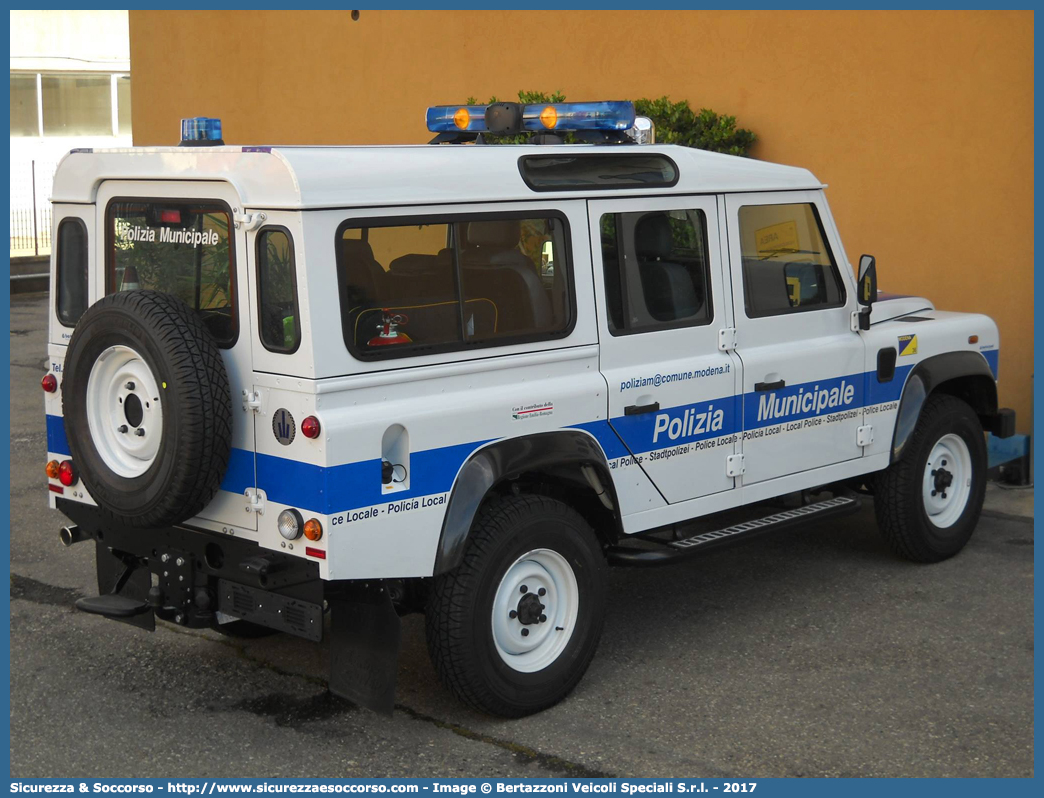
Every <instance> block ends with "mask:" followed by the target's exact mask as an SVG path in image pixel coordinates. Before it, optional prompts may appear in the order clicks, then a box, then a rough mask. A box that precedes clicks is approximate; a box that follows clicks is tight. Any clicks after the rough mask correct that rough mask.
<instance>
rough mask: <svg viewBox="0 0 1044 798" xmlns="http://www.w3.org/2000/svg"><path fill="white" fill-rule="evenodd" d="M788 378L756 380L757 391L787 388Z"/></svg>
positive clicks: (755, 388)
mask: <svg viewBox="0 0 1044 798" xmlns="http://www.w3.org/2000/svg"><path fill="white" fill-rule="evenodd" d="M786 387H787V381H786V380H776V381H775V382H756V383H754V390H755V391H778V390H779V389H780V388H786Z"/></svg>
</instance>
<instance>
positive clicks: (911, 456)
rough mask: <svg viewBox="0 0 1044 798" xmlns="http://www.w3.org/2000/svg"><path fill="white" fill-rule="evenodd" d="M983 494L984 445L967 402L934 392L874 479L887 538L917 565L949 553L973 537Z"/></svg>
mask: <svg viewBox="0 0 1044 798" xmlns="http://www.w3.org/2000/svg"><path fill="white" fill-rule="evenodd" d="M985 495H986V442H985V439H984V437H983V431H982V424H981V423H980V422H979V419H978V416H976V415H975V412H974V411H973V410H972V409H971V407H969V406H968V404H967V403H966V402H963V401H961V400H960V399H957V398H955V397H953V396H946V395H933V396H930V397H929V398H928V400H927V401H926V402H925V404H924V407H923V408H922V409H921V416H920V418H919V419H918V421H917V426H916V427H915V428H914V431H913V434H912V435H911V436H910V440H909V441H908V442H907V445H906V451H904V452H903V455H902V457H901V458H900V459H899V460H898V461H896V462H895V463H892V465H890V466H889V467H888V468H887V469H886V470H885V471H883V472H881V474H880V475H879V477H878V478H877V479H876V480H875V482H874V509H875V511H876V514H877V524H878V527H879V528H880V530H881V533H882V534H883V535H884V537H885V540H887V541H888V544H889V545H890V546H891V548H892V550H893V551H895V552H896V553H897V554H899V555H900V556H902V557H905V558H906V559H909V560H913V561H914V562H926V563H927V562H939V561H940V560H945V559H946V558H948V557H952V556H953V555H955V554H956V553H957V552H959V551H960V550H961V549H963V548H964V546H965V544H966V543H967V542H968V540H969V539H970V538H971V535H972V532H973V531H974V530H975V525H976V524H977V523H978V521H979V513H980V512H981V511H982V502H983V499H984V498H985Z"/></svg>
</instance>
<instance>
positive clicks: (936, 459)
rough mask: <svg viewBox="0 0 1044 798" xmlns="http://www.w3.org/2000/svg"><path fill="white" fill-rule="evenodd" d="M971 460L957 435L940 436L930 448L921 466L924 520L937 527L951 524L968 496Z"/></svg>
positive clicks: (969, 491)
mask: <svg viewBox="0 0 1044 798" xmlns="http://www.w3.org/2000/svg"><path fill="white" fill-rule="evenodd" d="M971 484H972V459H971V452H970V451H969V449H968V444H966V443H965V442H964V439H963V438H961V437H960V436H959V435H954V434H953V433H950V434H948V435H943V437H941V438H940V439H939V441H938V442H937V443H936V444H935V446H933V447H932V451H931V453H929V455H928V462H927V463H926V464H925V467H924V479H923V480H922V482H921V493H922V496H923V498H924V511H925V513H926V514H927V515H928V520H929V521H931V522H932V524H933V525H934V526H936V527H939V528H940V529H946V528H947V527H950V526H953V525H954V524H955V523H956V522H957V519H958V518H960V517H961V515H962V514H963V513H964V508H965V507H966V506H967V505H968V498H969V497H970V496H971Z"/></svg>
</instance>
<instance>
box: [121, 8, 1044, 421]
mask: <svg viewBox="0 0 1044 798" xmlns="http://www.w3.org/2000/svg"><path fill="white" fill-rule="evenodd" d="M130 37H131V71H132V73H133V80H132V92H133V129H134V141H135V143H136V144H171V143H175V142H176V141H177V139H178V131H179V120H180V119H181V118H182V117H185V116H198V115H209V116H218V117H220V118H221V119H222V121H223V124H224V133H225V138H226V140H229V141H233V142H243V143H273V144H274V143H288V144H289V143H309V144H317V143H332V144H333V143H336V144H352V143H401V142H411V143H418V142H423V141H426V140H427V139H428V138H429V135H428V133H427V131H426V130H425V127H424V123H423V112H424V109H425V107H426V106H428V105H432V104H438V103H453V102H460V101H462V100H463V99H464V98H466V97H467V96H469V95H473V96H475V97H478V98H479V99H480V100H484V99H486V98H488V97H489V96H490V95H496V96H497V97H499V98H501V99H513V97H514V94H515V93H516V92H517V91H518V90H519V89H526V90H542V91H553V90H562V91H563V92H565V94H566V96H567V98H568V99H571V100H588V99H627V98H635V97H643V96H644V97H656V96H660V95H663V94H668V95H670V96H671V97H672V98H674V99H682V98H684V99H688V100H689V101H690V102H691V103H692V104H693V106H695V107H701V106H706V107H709V108H713V109H714V110H716V111H718V112H720V113H728V114H734V115H736V116H737V117H738V118H739V123H740V124H741V125H742V126H743V127H748V128H750V129H752V130H754V131H755V132H756V133H757V134H758V136H759V138H760V139H761V141H760V142H759V143H758V144H757V145H756V146H755V148H754V150H753V152H752V155H753V156H754V157H757V158H763V159H765V160H769V161H777V162H781V163H790V164H797V165H800V166H805V167H807V168H809V169H811V170H812V171H813V172H814V173H815V174H816V175H817V176H818V177H819V178H820V179H821V180H822V181H823V182H825V183H829V184H830V189H829V190H828V192H827V196H828V198H829V199H830V203H831V206H832V208H833V212H834V216H835V218H836V220H837V223H838V227H839V228H840V230H841V234H842V237H843V240H844V243H845V248H846V250H847V252H848V255H849V259H850V260H852V261H853V262H855V261H856V260H857V259H858V257H859V255H860V253H863V252H870V253H872V254H874V255H876V256H877V264H878V274H879V276H880V282H881V286H882V288H884V289H887V290H889V291H898V292H902V293H914V294H923V295H926V296H928V297H930V298H932V299H933V300H934V301H935V303H936V305H937V306H938V307H940V308H943V309H948V310H963V311H981V312H984V313H987V314H989V315H990V316H992V317H993V318H994V319H996V320H997V322H998V323H999V325H1000V328H1001V339H1002V350H1003V352H1002V356H1001V380H1000V388H1001V402H1002V403H1003V404H1006V405H1009V406H1011V407H1014V408H1015V409H1016V410H1017V411H1018V414H1019V417H1020V422H1019V427H1020V431H1024V432H1025V431H1029V429H1030V428H1031V423H1032V419H1031V415H1030V414H1031V402H1032V400H1031V393H1032V358H1033V182H1032V181H1033V14H1032V12H994V11H987V12H963V11H962V12H942V11H925V12H884V11H860V12H854V11H853V12H816V11H810V12H782V11H780V12H765V11H760V12H757V11H755V12H744V11H729V12H717V11H688V12H679V11H648V12H630V11H619V12H589V11H560V12H548V11H532V12H528V11H511V12H508V11H489V12H479V11H425V12H402V11H400V12H396V11H362V12H360V19H359V20H358V21H352V19H351V16H350V13H349V12H348V11H297V12H277V11H249V12H248V11H224V12H219V11H213V12H210V11H206V12H204V11H131V12H130Z"/></svg>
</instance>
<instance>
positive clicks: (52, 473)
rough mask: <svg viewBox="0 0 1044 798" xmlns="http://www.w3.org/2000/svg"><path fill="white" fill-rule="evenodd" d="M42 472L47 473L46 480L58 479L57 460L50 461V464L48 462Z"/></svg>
mask: <svg viewBox="0 0 1044 798" xmlns="http://www.w3.org/2000/svg"><path fill="white" fill-rule="evenodd" d="M44 470H45V471H46V472H47V478H48V479H58V461H57V460H52V461H51V462H49V463H48V464H47V467H46V468H45V469H44Z"/></svg>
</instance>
